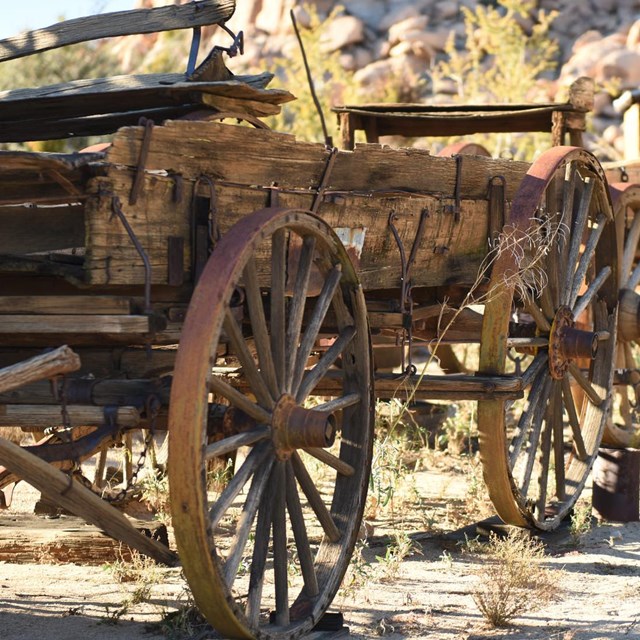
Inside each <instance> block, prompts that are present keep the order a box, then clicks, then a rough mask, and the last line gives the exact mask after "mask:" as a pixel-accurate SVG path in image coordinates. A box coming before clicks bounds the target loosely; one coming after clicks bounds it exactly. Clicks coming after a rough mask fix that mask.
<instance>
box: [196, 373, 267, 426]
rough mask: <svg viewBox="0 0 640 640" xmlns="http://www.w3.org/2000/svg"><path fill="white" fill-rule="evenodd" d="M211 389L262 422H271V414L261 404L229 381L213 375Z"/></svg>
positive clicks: (210, 382) (210, 380)
mask: <svg viewBox="0 0 640 640" xmlns="http://www.w3.org/2000/svg"><path fill="white" fill-rule="evenodd" d="M208 382H209V389H210V390H211V391H214V392H215V393H217V394H218V395H221V396H224V397H225V398H226V399H227V400H228V401H229V402H230V403H231V404H232V405H233V406H234V407H238V409H241V410H242V411H244V412H245V413H246V414H247V415H248V416H250V417H251V418H253V419H254V420H256V421H257V422H259V423H261V424H268V423H270V422H271V414H270V413H269V412H268V411H267V410H266V409H263V408H262V407H261V406H259V405H257V404H255V403H254V402H251V400H249V399H248V398H247V396H245V395H243V394H242V393H240V391H238V390H237V389H234V388H233V387H232V386H231V385H230V384H229V383H228V382H225V381H224V380H223V379H222V378H219V377H218V376H211V378H210V379H209V381H208Z"/></svg>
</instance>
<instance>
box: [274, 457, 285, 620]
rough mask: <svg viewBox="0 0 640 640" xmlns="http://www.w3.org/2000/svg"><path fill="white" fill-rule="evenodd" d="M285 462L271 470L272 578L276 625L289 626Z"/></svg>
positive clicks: (278, 463)
mask: <svg viewBox="0 0 640 640" xmlns="http://www.w3.org/2000/svg"><path fill="white" fill-rule="evenodd" d="M285 491H286V483H285V462H283V461H280V460H278V461H277V462H276V463H275V466H274V469H273V495H272V499H273V507H272V512H271V517H272V522H273V576H274V582H275V587H276V624H277V625H279V626H284V625H287V624H289V586H288V584H287V579H288V570H287V569H288V566H289V558H288V554H287V521H286V514H285V501H286V495H285Z"/></svg>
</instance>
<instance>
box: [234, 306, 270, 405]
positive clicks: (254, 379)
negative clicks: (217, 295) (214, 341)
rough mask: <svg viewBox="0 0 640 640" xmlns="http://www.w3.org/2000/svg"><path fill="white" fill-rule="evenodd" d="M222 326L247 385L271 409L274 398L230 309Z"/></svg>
mask: <svg viewBox="0 0 640 640" xmlns="http://www.w3.org/2000/svg"><path fill="white" fill-rule="evenodd" d="M223 326H224V330H225V331H226V333H227V336H228V337H229V339H230V340H231V345H232V347H233V349H234V351H235V353H236V355H237V357H238V360H240V364H241V365H242V373H243V375H244V376H246V378H247V380H248V381H249V385H250V386H251V389H252V390H253V392H254V393H255V396H256V398H257V399H258V402H259V403H260V404H261V405H262V406H263V407H268V408H269V409H272V408H273V406H274V404H275V403H274V399H273V397H272V395H271V394H270V393H269V389H268V388H267V385H266V384H265V381H264V380H263V378H262V376H261V375H260V372H259V371H258V367H256V363H255V362H254V360H253V356H252V355H251V353H250V351H249V349H248V347H247V343H246V341H245V339H244V336H243V335H242V330H241V329H240V327H239V326H238V323H237V322H236V319H235V318H234V317H233V316H232V315H231V312H230V311H227V313H226V314H225V316H224V325H223Z"/></svg>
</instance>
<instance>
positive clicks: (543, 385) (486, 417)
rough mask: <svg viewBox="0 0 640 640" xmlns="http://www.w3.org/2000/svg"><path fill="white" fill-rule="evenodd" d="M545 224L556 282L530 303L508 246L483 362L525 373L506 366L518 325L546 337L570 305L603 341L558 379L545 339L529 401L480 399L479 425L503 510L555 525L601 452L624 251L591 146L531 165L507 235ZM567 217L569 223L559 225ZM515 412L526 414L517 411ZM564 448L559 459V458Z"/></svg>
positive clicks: (499, 264)
mask: <svg viewBox="0 0 640 640" xmlns="http://www.w3.org/2000/svg"><path fill="white" fill-rule="evenodd" d="M563 211H564V213H563ZM580 211H583V214H580ZM581 215H582V217H581ZM549 221H550V222H551V223H552V224H549ZM545 224H546V225H547V226H548V227H549V228H552V229H556V230H557V231H558V232H557V233H554V234H549V231H548V230H547V231H546V232H545V233H547V235H548V237H549V238H550V240H549V246H547V247H546V251H545V252H544V253H543V257H542V258H541V262H540V265H541V269H542V271H543V272H544V273H546V274H547V275H548V278H549V281H548V282H547V283H545V285H544V286H543V287H542V291H541V293H540V295H538V296H535V297H534V298H533V300H532V301H530V302H528V303H526V304H524V302H523V299H522V296H521V294H520V293H516V282H517V281H518V277H517V276H518V272H519V270H520V269H521V268H522V267H521V264H522V263H519V262H518V251H503V252H501V253H499V254H498V256H497V258H496V259H495V263H494V264H493V270H492V276H491V284H490V291H491V295H490V301H489V302H488V303H487V305H486V307H485V317H484V322H483V332H482V341H481V347H480V369H481V371H483V372H486V373H492V374H501V375H520V374H516V373H515V372H513V371H510V370H509V369H508V367H507V363H508V357H507V356H508V351H509V347H508V338H509V335H510V331H511V332H514V331H515V330H516V329H517V330H518V334H519V335H520V332H521V329H522V325H524V326H525V328H527V327H528V328H529V329H530V332H531V334H532V335H535V336H536V339H537V340H538V341H539V339H540V336H541V335H542V336H547V337H548V336H549V335H550V332H551V330H552V326H553V324H554V318H555V317H556V313H557V312H558V309H559V308H560V307H561V306H563V305H564V306H567V307H568V308H569V311H570V312H571V313H572V314H573V317H575V318H576V319H577V321H578V324H581V326H580V328H581V329H586V330H588V333H587V337H588V338H589V339H590V340H591V341H592V342H596V341H597V342H598V350H597V354H596V357H595V359H594V360H593V361H592V362H591V363H590V364H589V363H588V362H587V363H585V362H584V361H583V360H578V361H576V362H572V363H571V364H569V363H568V362H567V365H568V366H567V368H566V369H567V370H566V372H565V371H562V370H561V369H562V368H561V369H556V370H555V374H556V375H555V378H554V376H552V375H551V371H550V363H549V349H548V347H547V348H539V349H538V351H537V354H536V355H535V357H533V358H532V359H530V360H529V361H528V366H526V368H525V370H524V372H523V373H522V380H523V392H524V399H523V400H522V401H519V402H520V403H521V404H520V405H518V404H517V403H516V404H511V403H505V402H502V401H494V400H485V401H481V402H480V403H479V407H478V428H479V436H480V455H481V459H482V464H483V474H484V478H485V482H486V484H487V488H488V490H489V495H490V497H491V500H492V501H493V503H494V506H495V508H496V510H497V512H498V514H499V515H500V517H501V518H502V519H503V520H504V521H505V522H507V523H509V524H513V525H518V526H533V527H537V528H540V529H552V528H554V527H556V526H557V525H558V524H559V523H560V521H561V520H562V518H563V517H565V516H566V515H567V514H568V513H569V511H570V509H571V508H572V506H573V505H574V504H575V502H576V500H577V498H578V497H579V495H580V492H581V490H582V488H583V486H584V483H585V481H586V478H587V476H588V473H589V470H590V468H591V465H592V463H593V460H594V457H595V454H596V453H597V448H598V445H599V443H600V439H601V437H602V430H603V428H604V421H605V417H606V412H607V409H608V403H609V392H610V388H611V375H612V364H613V353H614V346H615V335H616V315H617V282H616V278H615V273H616V257H617V252H616V234H615V226H614V224H613V213H612V207H611V201H610V198H609V195H608V192H607V189H606V180H605V178H604V174H603V172H602V169H601V167H600V165H599V163H598V162H597V161H596V160H595V158H594V157H593V156H592V155H591V154H589V153H588V152H586V151H584V150H583V149H579V148H573V147H555V148H553V149H550V150H549V151H547V152H546V153H544V154H543V155H542V156H541V157H540V158H539V159H538V160H537V161H536V162H534V163H533V165H532V166H531V168H530V169H529V171H528V172H527V175H526V176H525V178H524V179H523V181H522V183H521V185H520V187H519V189H518V192H517V193H516V196H515V198H514V202H513V205H512V211H511V222H510V226H509V227H508V228H507V227H505V234H506V235H509V234H510V238H511V242H514V241H515V243H516V244H518V245H519V246H524V244H526V243H527V242H528V241H529V238H530V236H529V235H528V234H529V233H530V230H531V228H532V225H533V226H534V227H541V228H543V229H544V225H545ZM563 225H566V228H567V229H568V230H569V231H570V232H569V233H561V232H559V231H560V230H561V229H562V227H563ZM503 237H504V236H503ZM578 237H579V239H577V240H576V238H578ZM589 241H590V242H591V244H589ZM525 254H526V252H525V253H520V254H519V255H521V256H522V255H525ZM585 254H586V256H587V257H585V259H584V260H583V262H584V264H583V266H582V267H581V266H580V264H581V259H582V256H583V255H585ZM583 271H584V273H583ZM581 274H582V275H581ZM525 282H526V280H525ZM587 285H590V286H591V289H589V288H588V286H587ZM521 288H523V287H521ZM585 288H586V292H585V291H584V289H585ZM510 309H513V310H517V313H518V315H517V318H516V325H521V326H514V321H513V320H512V319H511V316H510V313H509V312H508V310H510ZM587 342H588V341H587ZM577 382H579V383H580V388H581V389H582V388H584V389H586V391H585V392H584V395H583V396H579V397H578V399H576V398H575V397H574V396H576V393H575V391H574V390H573V388H574V386H575V384H574V383H577ZM510 412H514V413H515V414H516V416H517V417H518V419H517V420H511V415H510ZM511 424H513V425H514V427H513V429H511V427H510V425H511ZM554 425H555V426H554ZM512 431H513V432H512ZM556 458H557V459H558V460H562V464H559V465H558V464H556V463H555V459H556ZM552 461H553V463H552Z"/></svg>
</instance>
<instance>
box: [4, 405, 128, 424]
mask: <svg viewBox="0 0 640 640" xmlns="http://www.w3.org/2000/svg"><path fill="white" fill-rule="evenodd" d="M66 409H67V415H68V416H69V421H70V423H71V424H72V425H75V426H83V427H90V426H100V425H102V424H104V422H105V416H104V407H91V406H84V405H67V407H66ZM116 420H117V422H118V425H120V426H121V427H129V428H131V427H137V426H138V425H139V424H140V412H139V411H138V410H137V409H136V408H135V407H118V408H117V418H116ZM22 425H25V426H27V427H31V428H43V429H46V428H47V427H61V426H63V425H64V419H63V415H62V408H61V406H60V405H59V404H58V405H44V404H0V427H19V426H22Z"/></svg>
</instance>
